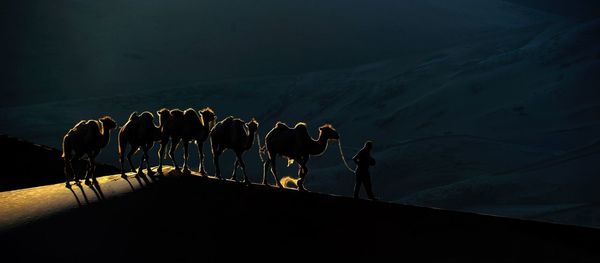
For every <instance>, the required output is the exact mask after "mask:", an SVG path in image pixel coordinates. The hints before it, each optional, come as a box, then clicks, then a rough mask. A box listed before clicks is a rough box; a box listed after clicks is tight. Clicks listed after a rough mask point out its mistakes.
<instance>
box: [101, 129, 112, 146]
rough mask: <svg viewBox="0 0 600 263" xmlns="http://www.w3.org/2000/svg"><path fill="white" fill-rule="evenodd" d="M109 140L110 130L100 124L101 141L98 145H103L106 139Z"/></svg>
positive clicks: (106, 142) (106, 141) (105, 143)
mask: <svg viewBox="0 0 600 263" xmlns="http://www.w3.org/2000/svg"><path fill="white" fill-rule="evenodd" d="M109 140H110V130H109V129H107V128H106V126H104V125H103V124H102V141H101V142H100V144H101V145H100V146H102V147H105V146H106V145H107V144H108V141H109Z"/></svg>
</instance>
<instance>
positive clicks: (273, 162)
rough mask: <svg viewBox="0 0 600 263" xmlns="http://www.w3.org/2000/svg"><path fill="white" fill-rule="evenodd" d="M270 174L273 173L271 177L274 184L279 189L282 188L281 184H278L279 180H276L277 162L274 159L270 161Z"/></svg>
mask: <svg viewBox="0 0 600 263" xmlns="http://www.w3.org/2000/svg"><path fill="white" fill-rule="evenodd" d="M271 173H273V177H275V182H276V183H277V186H278V187H279V188H283V185H281V182H279V178H277V162H276V160H275V158H273V159H271Z"/></svg>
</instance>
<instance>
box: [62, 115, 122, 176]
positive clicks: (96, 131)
mask: <svg viewBox="0 0 600 263" xmlns="http://www.w3.org/2000/svg"><path fill="white" fill-rule="evenodd" d="M116 127H117V123H116V122H115V121H114V120H113V119H112V118H111V117H110V116H104V117H102V118H100V119H98V120H87V121H85V120H82V121H80V122H79V123H77V124H76V125H75V127H73V128H71V129H70V130H69V131H68V132H67V134H66V135H65V137H64V138H63V142H62V147H63V154H62V158H63V160H64V163H65V177H66V183H65V186H66V187H67V188H71V184H70V181H71V179H72V178H73V180H74V181H75V184H77V185H79V178H78V177H77V173H76V172H75V171H74V170H73V163H74V162H75V161H77V160H79V159H81V158H82V157H83V156H84V155H87V157H88V161H89V166H88V167H87V171H86V175H85V184H87V185H89V184H90V181H89V179H90V177H91V178H92V181H93V182H96V176H95V175H94V170H95V168H96V161H95V159H96V156H98V154H99V153H100V150H101V149H102V148H104V147H105V146H106V145H107V144H108V142H109V141H110V131H111V130H112V129H114V128H116Z"/></svg>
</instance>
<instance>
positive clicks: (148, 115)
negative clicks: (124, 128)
mask: <svg viewBox="0 0 600 263" xmlns="http://www.w3.org/2000/svg"><path fill="white" fill-rule="evenodd" d="M140 119H150V120H152V119H154V114H152V112H149V111H144V112H142V114H140Z"/></svg>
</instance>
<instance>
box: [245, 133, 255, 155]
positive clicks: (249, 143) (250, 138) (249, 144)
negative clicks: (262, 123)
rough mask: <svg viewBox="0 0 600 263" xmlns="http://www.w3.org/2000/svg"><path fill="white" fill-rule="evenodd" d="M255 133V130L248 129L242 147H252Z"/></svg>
mask: <svg viewBox="0 0 600 263" xmlns="http://www.w3.org/2000/svg"><path fill="white" fill-rule="evenodd" d="M255 135H256V130H254V131H249V133H248V138H247V140H246V145H245V147H244V149H245V150H248V149H250V148H252V144H254V137H256V136H255Z"/></svg>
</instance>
